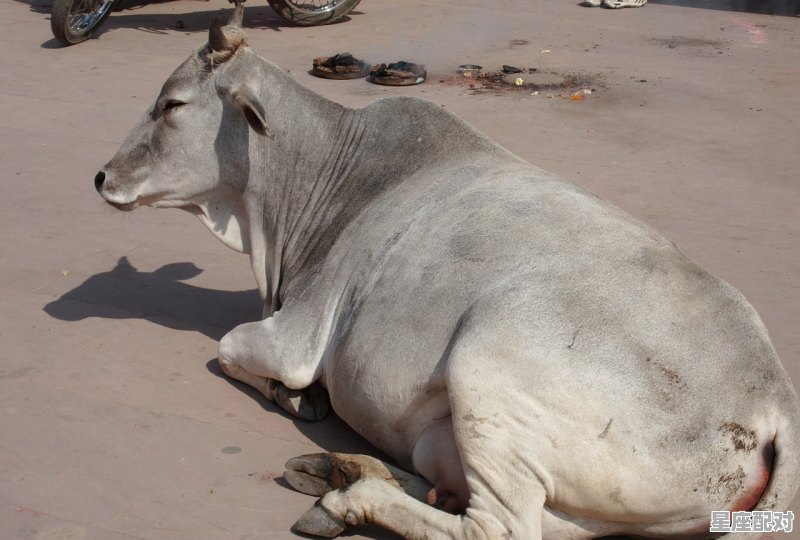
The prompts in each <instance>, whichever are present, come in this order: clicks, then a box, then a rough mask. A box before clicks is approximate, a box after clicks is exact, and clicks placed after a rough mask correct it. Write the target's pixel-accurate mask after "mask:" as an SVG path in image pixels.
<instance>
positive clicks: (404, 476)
mask: <svg viewBox="0 0 800 540" xmlns="http://www.w3.org/2000/svg"><path fill="white" fill-rule="evenodd" d="M283 477H284V478H285V479H286V481H287V482H288V483H289V485H291V486H292V487H293V488H294V489H296V490H297V491H299V492H300V493H305V494H306V495H315V496H317V497H321V496H323V495H325V494H326V493H328V492H329V491H333V490H335V489H340V488H344V487H347V486H350V485H352V484H354V483H356V482H358V481H359V480H362V479H365V478H376V479H378V480H382V481H384V482H386V483H387V484H388V485H390V486H392V487H394V488H396V489H398V490H400V491H403V492H405V493H406V494H408V495H410V496H411V497H413V498H415V499H417V500H419V501H426V500H427V497H428V494H429V493H430V491H431V484H430V483H428V481H427V480H425V479H424V478H422V477H420V476H416V475H413V474H411V473H407V472H406V471H404V470H402V469H398V468H397V467H393V466H392V465H389V464H388V463H384V462H383V461H381V460H379V459H376V458H374V457H372V456H365V455H362V454H340V453H337V452H331V453H329V454H307V455H304V456H299V457H296V458H292V459H290V460H289V461H288V462H286V472H285V473H284V475H283Z"/></svg>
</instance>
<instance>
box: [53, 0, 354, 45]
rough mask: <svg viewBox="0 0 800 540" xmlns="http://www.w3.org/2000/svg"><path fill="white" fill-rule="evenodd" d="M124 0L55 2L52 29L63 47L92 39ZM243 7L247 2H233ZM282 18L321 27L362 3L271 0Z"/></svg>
mask: <svg viewBox="0 0 800 540" xmlns="http://www.w3.org/2000/svg"><path fill="white" fill-rule="evenodd" d="M120 1H121V0H53V8H52V11H51V14H50V28H51V29H52V30H53V36H54V37H55V38H56V39H57V40H58V41H59V42H60V43H61V44H62V45H75V44H76V43H80V42H82V41H86V40H87V39H89V38H90V37H91V36H92V34H93V33H94V32H95V31H96V30H97V29H98V28H99V27H100V25H101V24H103V21H105V20H106V18H107V17H108V16H109V15H110V14H111V12H112V11H114V8H115V7H116V6H117V5H118V4H119V3H120ZM230 1H231V3H234V4H236V5H239V4H240V3H242V2H244V0H236V1H234V0H230ZM267 2H268V3H269V5H270V6H271V7H272V9H274V10H275V12H276V13H278V15H280V16H281V17H283V18H284V19H286V20H287V21H289V22H290V23H292V24H295V25H297V26H319V25H323V24H330V23H333V22H336V21H338V20H341V19H342V17H344V16H345V15H347V14H348V13H350V12H351V11H353V9H355V7H356V6H357V5H358V4H359V2H361V0H267Z"/></svg>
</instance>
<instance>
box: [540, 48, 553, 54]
mask: <svg viewBox="0 0 800 540" xmlns="http://www.w3.org/2000/svg"><path fill="white" fill-rule="evenodd" d="M551 52H553V51H551V50H550V49H542V54H549V53H551Z"/></svg>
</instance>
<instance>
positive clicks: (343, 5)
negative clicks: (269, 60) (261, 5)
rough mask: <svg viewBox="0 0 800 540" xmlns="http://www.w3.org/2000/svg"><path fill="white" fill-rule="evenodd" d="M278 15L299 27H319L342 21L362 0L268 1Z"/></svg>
mask: <svg viewBox="0 0 800 540" xmlns="http://www.w3.org/2000/svg"><path fill="white" fill-rule="evenodd" d="M267 1H268V2H269V5H270V6H272V9H274V10H275V11H276V12H277V13H278V15H280V16H281V17H283V18H284V19H286V20H287V21H289V22H290V23H292V24H296V25H298V26H319V25H323V24H330V23H332V22H336V21H338V20H340V19H341V18H342V17H344V16H345V15H347V14H348V13H350V12H351V11H353V9H354V8H355V7H356V6H357V5H358V3H359V2H361V0H267Z"/></svg>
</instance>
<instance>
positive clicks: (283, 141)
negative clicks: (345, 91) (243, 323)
mask: <svg viewBox="0 0 800 540" xmlns="http://www.w3.org/2000/svg"><path fill="white" fill-rule="evenodd" d="M270 76H271V77H275V79H277V80H269V78H271V77H270ZM264 84H265V86H267V87H268V88H270V92H269V98H268V100H267V111H266V112H267V114H266V117H267V123H268V124H269V127H270V130H271V131H272V132H273V134H274V138H268V137H251V143H250V180H249V182H248V188H247V190H246V192H245V199H244V205H245V209H246V210H245V213H246V222H247V228H248V235H247V236H248V238H247V242H248V244H249V250H248V251H249V253H250V259H251V264H252V267H253V271H254V273H255V275H256V280H257V282H258V286H259V290H260V292H261V295H262V298H263V299H264V304H265V313H264V314H265V316H267V315H271V314H272V313H273V312H274V311H275V310H277V309H279V308H280V305H281V301H282V299H281V298H280V289H281V288H282V286H285V285H287V284H288V283H289V281H290V280H291V279H292V278H293V277H294V276H295V275H296V273H297V271H298V268H300V267H302V266H303V265H304V263H305V260H304V259H305V258H306V257H307V256H308V253H309V250H310V248H312V247H313V243H314V242H318V241H320V239H321V238H323V237H324V235H325V230H326V229H327V228H329V227H330V226H331V224H332V223H334V222H335V220H336V215H337V212H338V210H339V209H338V208H336V205H333V204H331V201H332V199H333V198H334V196H335V195H336V193H337V192H338V191H339V189H340V188H341V185H342V183H343V182H345V181H346V180H347V179H348V177H349V176H350V175H351V173H352V165H353V163H354V162H355V161H356V160H355V159H351V158H352V157H353V156H354V155H355V153H356V148H357V147H358V142H359V141H358V139H359V135H360V131H361V130H362V129H363V126H361V125H359V115H358V114H357V112H355V111H350V110H348V109H345V108H344V107H342V106H341V105H338V104H336V103H333V102H331V101H328V100H326V99H324V98H322V97H321V96H319V95H317V94H315V93H313V92H311V91H310V90H308V89H306V88H305V87H303V86H301V85H300V84H298V83H297V82H296V81H295V80H294V79H293V78H292V77H290V76H288V75H286V74H285V73H283V72H282V71H281V72H278V73H268V79H267V80H266V81H265V83H264ZM276 88H279V89H280V92H276V91H275V89H276Z"/></svg>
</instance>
